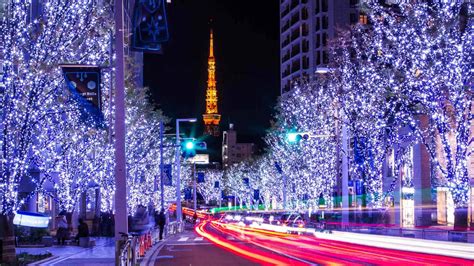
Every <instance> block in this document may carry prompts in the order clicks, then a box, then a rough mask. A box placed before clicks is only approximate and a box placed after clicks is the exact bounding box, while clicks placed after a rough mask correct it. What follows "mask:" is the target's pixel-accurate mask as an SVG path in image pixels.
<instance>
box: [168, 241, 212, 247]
mask: <svg viewBox="0 0 474 266" xmlns="http://www.w3.org/2000/svg"><path fill="white" fill-rule="evenodd" d="M166 245H167V246H204V245H206V246H207V245H213V244H212V243H206V242H197V243H196V242H188V243H174V244H166Z"/></svg>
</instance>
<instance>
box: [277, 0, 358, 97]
mask: <svg viewBox="0 0 474 266" xmlns="http://www.w3.org/2000/svg"><path fill="white" fill-rule="evenodd" d="M358 4H359V1H358V0H280V65H281V68H280V74H281V94H284V93H286V92H288V91H290V90H291V87H292V82H293V81H295V80H297V79H299V78H302V77H310V76H311V74H313V73H314V72H315V71H316V69H317V68H318V67H325V66H327V65H328V64H329V62H330V60H331V59H330V56H329V54H328V44H329V40H330V39H332V38H334V37H335V36H336V34H337V30H338V29H339V28H341V29H342V28H344V27H347V26H349V25H351V24H356V23H357V22H361V23H367V16H366V15H364V14H362V13H360V12H359V11H358V9H357V7H358Z"/></svg>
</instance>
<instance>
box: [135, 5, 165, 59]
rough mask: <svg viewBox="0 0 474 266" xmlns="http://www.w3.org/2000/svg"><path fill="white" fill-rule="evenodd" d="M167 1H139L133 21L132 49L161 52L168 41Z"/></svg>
mask: <svg viewBox="0 0 474 266" xmlns="http://www.w3.org/2000/svg"><path fill="white" fill-rule="evenodd" d="M165 5H166V3H165V0H137V1H135V7H134V12H133V21H132V49H134V50H138V51H142V52H154V53H157V52H161V43H163V42H166V41H168V39H169V33H168V22H167V20H166V8H165Z"/></svg>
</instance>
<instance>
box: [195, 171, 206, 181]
mask: <svg viewBox="0 0 474 266" xmlns="http://www.w3.org/2000/svg"><path fill="white" fill-rule="evenodd" d="M197 182H198V183H204V182H205V180H204V173H198V174H197Z"/></svg>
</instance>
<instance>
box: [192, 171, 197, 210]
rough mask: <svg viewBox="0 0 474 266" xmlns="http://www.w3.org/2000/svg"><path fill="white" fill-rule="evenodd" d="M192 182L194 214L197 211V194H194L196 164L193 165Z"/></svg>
mask: <svg viewBox="0 0 474 266" xmlns="http://www.w3.org/2000/svg"><path fill="white" fill-rule="evenodd" d="M193 182H194V184H193V185H194V190H193V202H194V212H196V209H197V192H196V188H197V186H196V163H195V162H194V163H193Z"/></svg>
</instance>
